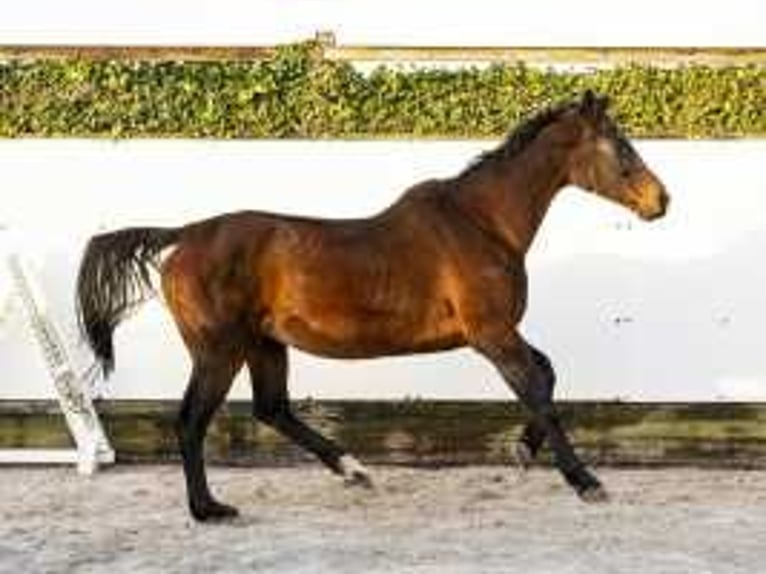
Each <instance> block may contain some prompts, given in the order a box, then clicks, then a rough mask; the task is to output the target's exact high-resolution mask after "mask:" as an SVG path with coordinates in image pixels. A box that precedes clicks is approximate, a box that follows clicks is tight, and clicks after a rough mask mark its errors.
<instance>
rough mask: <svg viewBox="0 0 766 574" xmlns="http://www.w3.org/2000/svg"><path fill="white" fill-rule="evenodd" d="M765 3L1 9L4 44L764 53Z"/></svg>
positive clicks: (407, 1)
mask: <svg viewBox="0 0 766 574" xmlns="http://www.w3.org/2000/svg"><path fill="white" fill-rule="evenodd" d="M765 22H766V3H764V2H763V1H762V0H728V1H727V2H726V3H725V4H724V3H721V2H696V3H694V4H693V5H692V4H690V3H689V2H668V1H667V0H642V1H641V2H640V3H638V2H635V3H631V4H624V5H619V4H618V3H616V2H614V1H612V0H578V1H577V2H562V1H560V0H535V1H534V2H525V3H523V4H521V3H519V2H499V1H498V0H472V1H471V2H466V1H461V2H443V1H440V2H436V1H431V2H428V1H420V2H412V1H411V0H387V1H385V2H374V1H371V0H368V1H366V2H365V1H360V0H289V2H286V1H285V0H183V1H181V0H162V1H157V0H129V1H128V0H110V1H108V2H105V1H104V0H66V1H62V0H24V1H23V2H22V1H20V2H14V3H13V4H12V6H9V7H8V8H7V9H5V10H3V15H2V18H0V41H2V42H6V43H25V42H42V43H56V42H61V43H75V44H82V43H92V44H131V43H139V44H142V43H148V44H173V43H180V44H184V43H191V44H268V43H272V42H292V41H295V40H298V39H305V38H310V37H312V36H313V35H314V32H315V31H317V30H320V29H330V30H335V31H336V33H337V35H338V39H339V40H340V41H341V42H344V43H371V44H411V45H412V44H414V45H434V44H436V45H438V44H441V45H471V44H473V45H513V46H524V45H538V46H539V45H548V46H556V45H559V46H560V45H579V46H705V45H708V46H710V45H712V46H758V45H762V44H763V41H764V23H765Z"/></svg>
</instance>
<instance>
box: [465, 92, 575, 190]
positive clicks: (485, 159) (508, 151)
mask: <svg viewBox="0 0 766 574" xmlns="http://www.w3.org/2000/svg"><path fill="white" fill-rule="evenodd" d="M576 105H577V103H576V102H566V103H563V104H556V105H553V106H548V107H547V108H545V109H543V110H542V111H540V112H537V113H536V114H534V115H532V116H529V117H528V118H526V119H524V120H523V121H521V122H520V123H519V124H518V125H517V126H516V127H515V128H514V129H513V130H511V132H510V133H509V134H508V135H507V136H506V138H505V140H504V141H503V142H502V143H501V144H500V145H499V146H498V147H496V148H495V149H492V150H489V151H485V152H483V153H481V154H480V155H478V156H477V157H476V158H474V160H473V161H472V162H471V163H470V164H469V165H468V167H466V168H465V169H464V170H463V171H462V172H461V173H460V175H459V176H458V177H462V176H464V175H468V174H470V173H473V172H475V171H476V170H478V169H481V168H483V167H488V166H492V165H496V164H497V163H499V162H503V161H505V160H508V159H510V158H512V157H514V156H516V155H518V154H519V153H520V152H521V151H522V150H523V149H524V148H525V147H527V145H529V143H530V142H532V140H534V139H535V138H536V137H537V135H538V134H539V133H540V132H541V131H542V130H543V129H545V128H546V127H547V126H549V125H550V124H551V123H553V122H554V121H556V120H558V119H559V118H560V117H561V116H562V115H563V114H564V113H565V112H567V111H569V110H571V109H572V108H574V107H575V106H576Z"/></svg>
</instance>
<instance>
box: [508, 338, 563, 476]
mask: <svg viewBox="0 0 766 574" xmlns="http://www.w3.org/2000/svg"><path fill="white" fill-rule="evenodd" d="M527 346H528V347H529V351H530V352H531V353H532V359H533V360H534V362H535V365H536V366H537V368H538V371H539V374H540V381H541V384H542V389H541V390H540V392H544V393H546V395H547V398H548V400H549V401H552V400H553V390H554V388H555V386H556V372H555V371H554V370H553V365H551V362H550V360H549V359H548V357H547V356H546V355H545V353H543V352H542V351H540V350H539V349H536V348H535V347H533V346H532V345H529V344H528V345H527ZM543 442H545V430H544V429H543V427H542V426H541V425H540V424H538V422H537V420H535V419H534V418H533V419H532V420H531V421H529V422H528V423H527V424H526V426H525V427H524V430H523V431H522V433H521V436H520V437H519V440H518V442H517V443H516V445H515V449H514V452H515V455H516V461H517V463H518V464H519V466H520V467H521V469H522V470H526V469H527V468H528V467H529V465H530V464H531V463H532V461H533V460H534V459H535V458H536V457H537V453H538V452H539V451H540V448H541V447H542V446H543Z"/></svg>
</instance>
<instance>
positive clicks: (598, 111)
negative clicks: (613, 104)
mask: <svg viewBox="0 0 766 574" xmlns="http://www.w3.org/2000/svg"><path fill="white" fill-rule="evenodd" d="M608 106H609V98H608V97H607V96H598V95H596V94H595V93H594V92H593V90H590V89H588V90H586V91H585V93H584V94H583V97H582V102H580V110H582V113H583V115H585V116H587V117H590V118H593V119H599V118H601V117H603V116H604V113H605V112H606V108H607V107H608Z"/></svg>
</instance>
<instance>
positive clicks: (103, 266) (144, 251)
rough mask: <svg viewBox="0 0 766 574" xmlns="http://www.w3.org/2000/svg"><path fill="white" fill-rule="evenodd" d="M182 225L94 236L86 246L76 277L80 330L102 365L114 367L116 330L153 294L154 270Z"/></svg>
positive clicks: (109, 367)
mask: <svg viewBox="0 0 766 574" xmlns="http://www.w3.org/2000/svg"><path fill="white" fill-rule="evenodd" d="M179 235H180V229H163V228H151V227H143V228H138V227H137V228H130V229H122V230H120V231H114V232H112V233H105V234H103V235H96V236H94V237H93V238H91V240H90V241H89V242H88V245H87V247H86V248H85V254H84V255H83V258H82V262H81V263H80V271H79V273H78V276H77V302H76V307H77V315H78V318H79V322H80V329H81V330H82V331H83V334H84V335H85V337H86V338H87V340H88V344H89V345H90V348H91V349H92V350H93V352H94V353H95V355H96V358H97V359H98V361H99V362H100V363H101V367H102V368H103V371H104V376H107V375H109V373H110V372H111V371H112V370H113V369H114V347H113V344H112V333H113V332H114V329H115V327H117V324H118V323H119V322H120V321H121V320H122V319H124V318H125V316H126V315H127V313H128V312H129V311H130V310H131V309H132V308H133V307H135V306H137V305H139V304H140V303H142V302H144V301H145V300H147V299H149V298H150V297H151V296H152V295H154V289H153V287H152V284H151V276H150V271H151V268H152V267H155V266H156V264H157V257H158V255H159V253H160V251H161V250H162V249H163V248H165V247H167V246H169V245H172V244H173V243H175V242H176V241H177V240H178V237H179Z"/></svg>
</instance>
